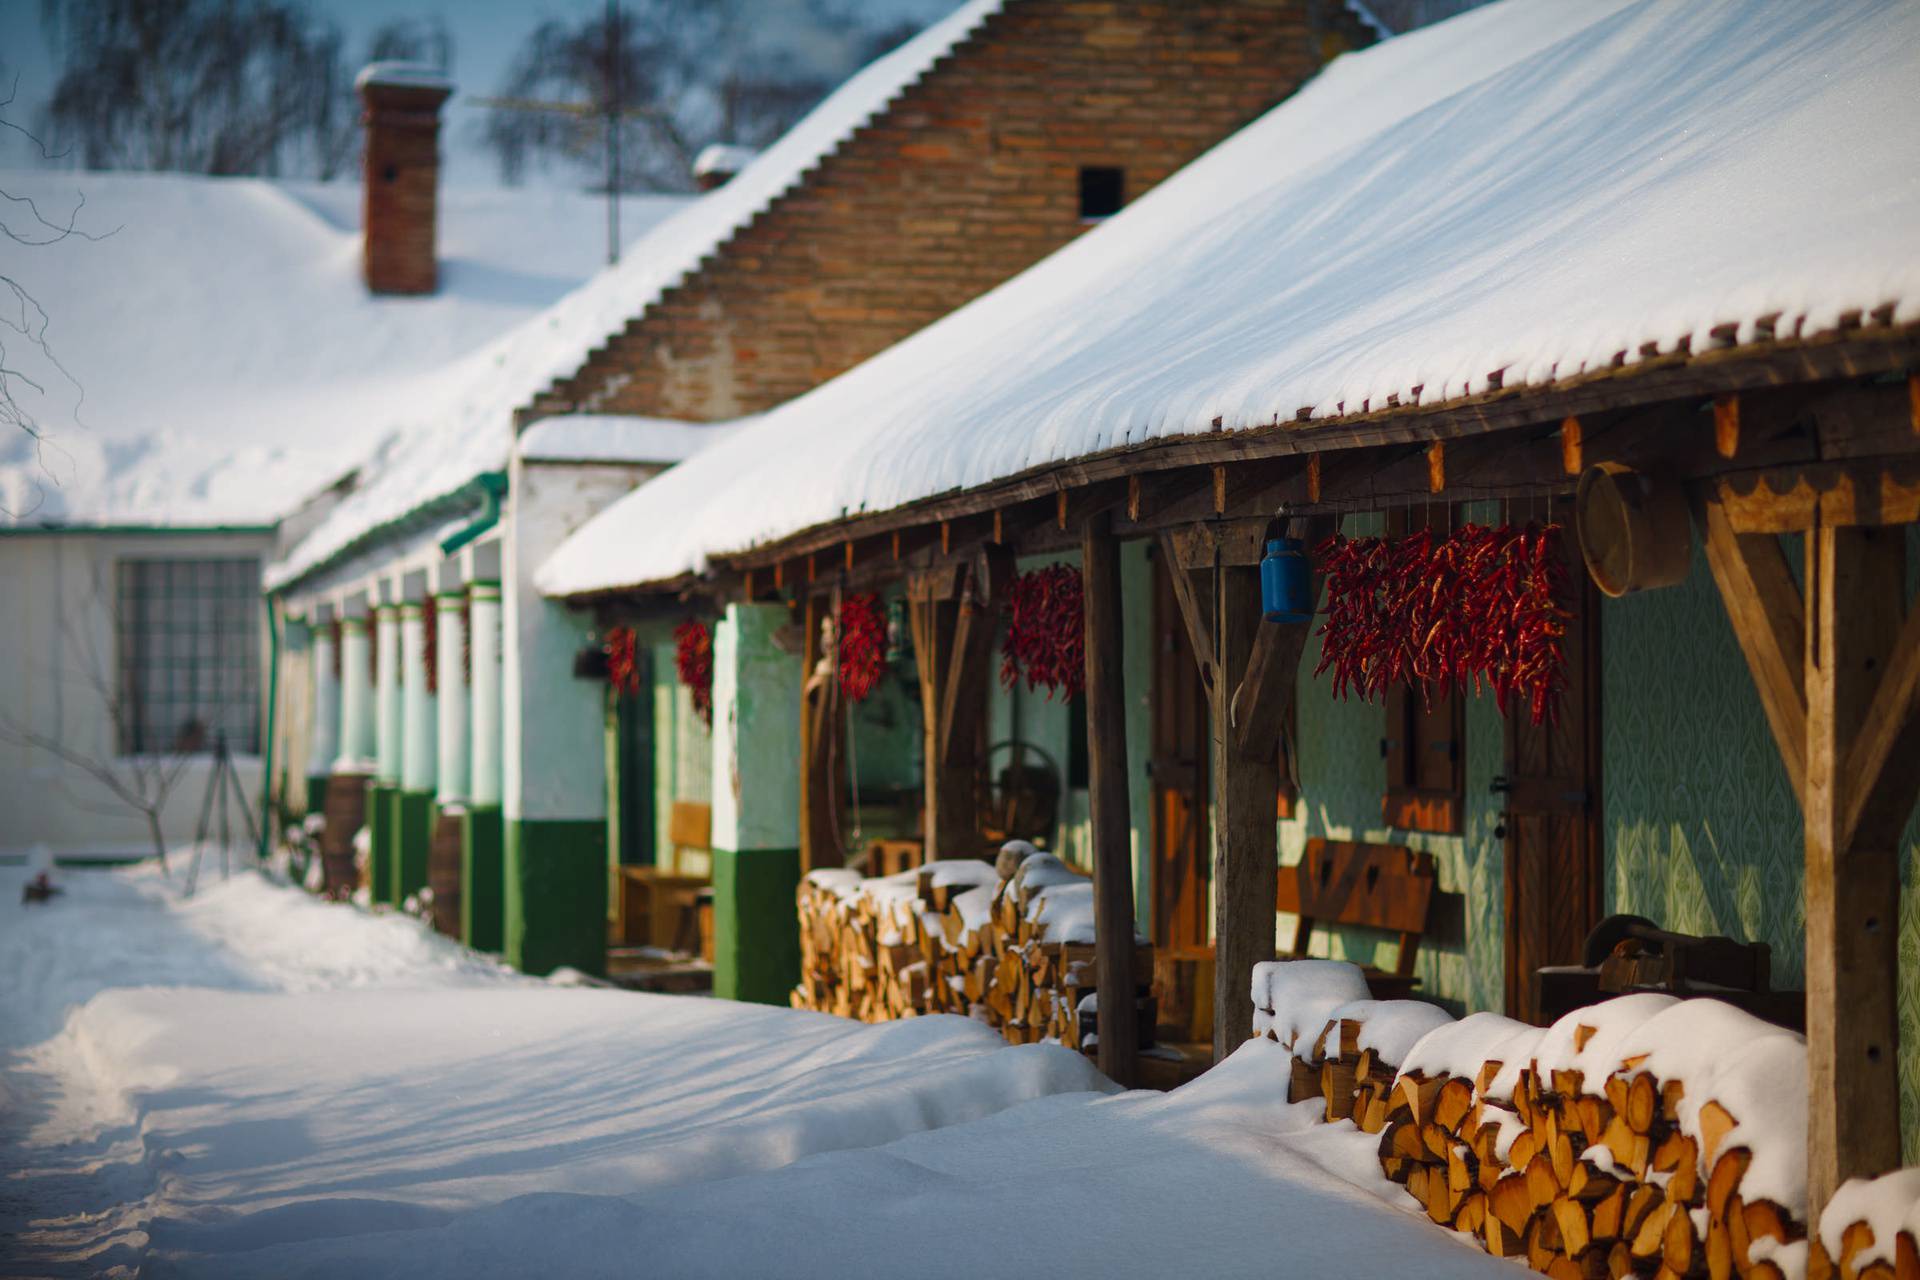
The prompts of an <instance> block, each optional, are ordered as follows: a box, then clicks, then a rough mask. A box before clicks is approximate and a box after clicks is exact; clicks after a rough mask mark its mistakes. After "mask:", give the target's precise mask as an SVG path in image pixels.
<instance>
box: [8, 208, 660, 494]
mask: <svg viewBox="0 0 1920 1280" xmlns="http://www.w3.org/2000/svg"><path fill="white" fill-rule="evenodd" d="M0 190H4V191H6V192H7V193H8V194H10V195H13V196H17V197H22V198H26V199H31V200H33V201H34V202H35V204H36V205H37V206H38V207H39V209H40V211H41V212H42V214H43V215H44V216H46V217H47V218H48V219H49V220H50V221H53V222H55V223H58V224H60V225H65V224H66V222H67V220H68V219H69V217H71V218H72V219H73V221H74V225H75V226H76V227H77V228H78V229H79V230H80V231H83V232H86V233H88V234H89V235H91V236H96V237H99V238H96V239H87V238H83V237H81V236H79V235H75V236H71V237H67V238H65V239H59V240H57V241H55V242H54V243H50V244H44V245H40V246H37V247H27V246H22V245H10V246H9V248H8V252H7V255H6V267H5V273H6V274H7V275H9V276H12V277H14V278H16V279H18V280H19V282H20V284H21V285H22V286H23V287H24V288H25V289H27V290H28V291H29V292H30V293H31V294H32V295H33V296H34V297H35V298H36V299H37V300H38V301H39V303H40V305H41V306H42V307H43V308H44V309H45V311H46V314H47V327H46V337H47V341H48V343H49V345H50V346H51V348H52V351H53V355H54V357H55V358H57V359H58V361H59V362H60V365H61V366H63V367H64V369H65V372H64V373H63V372H62V371H61V369H60V368H56V367H55V366H54V365H52V364H51V363H50V362H49V361H48V359H47V358H46V357H45V356H44V355H42V354H41V353H40V352H39V351H38V350H37V349H35V348H33V347H31V346H29V345H28V344H26V343H25V342H23V341H22V340H20V339H19V338H18V337H16V336H15V335H14V334H12V333H7V335H6V336H7V338H8V341H7V344H6V350H7V363H8V365H9V367H10V368H14V369H18V370H19V371H20V373H21V375H22V376H23V377H25V378H31V379H32V380H33V381H35V382H37V383H39V384H40V386H41V387H42V388H43V389H42V390H40V391H35V390H34V389H33V388H31V387H28V386H25V385H24V384H23V383H15V391H16V394H17V395H19V397H20V398H21V400H22V403H23V405H24V407H25V408H26V409H27V410H28V411H29V412H31V413H32V414H33V415H34V416H35V417H36V418H37V419H38V420H39V422H40V424H41V425H42V427H43V428H44V431H45V434H46V441H45V444H44V445H43V446H41V447H39V448H38V449H36V447H35V446H34V443H33V442H32V441H31V440H29V439H28V438H27V437H26V436H25V435H23V434H22V433H18V432H13V433H9V434H8V435H7V436H5V437H0V520H3V521H5V522H6V523H21V524H35V525H38V524H43V523H59V522H66V523H85V524H164V525H172V526H205V525H222V524H263V523H268V522H271V521H272V520H275V519H277V518H278V517H280V516H281V515H283V514H285V513H286V512H287V511H288V510H289V509H290V508H291V507H293V506H294V505H295V504H296V503H298V502H300V501H301V500H303V499H304V498H306V497H307V496H308V495H309V494H311V493H313V492H315V491H316V490H318V489H320V488H321V487H323V486H324V485H326V484H328V483H330V482H332V481H333V480H335V479H336V478H337V477H339V476H340V475H341V474H342V473H343V472H344V471H345V470H347V468H348V467H349V466H350V465H351V464H352V463H353V462H354V461H355V460H356V459H357V458H358V457H359V456H360V455H362V454H364V453H366V452H367V451H368V450H370V449H372V448H373V447H374V445H375V443H376V441H377V440H378V439H379V438H380V436H381V434H382V432H383V431H384V430H386V429H387V428H389V427H391V426H392V425H394V424H395V423H397V422H402V421H404V420H405V419H406V416H407V412H408V408H407V407H408V406H409V405H410V404H413V403H416V402H418V401H419V400H420V399H421V398H422V397H425V396H428V395H429V394H430V393H432V392H433V391H434V389H435V388H437V387H440V386H441V385H442V379H443V378H444V371H445V369H446V368H447V366H449V365H450V364H456V363H457V362H458V361H459V360H460V359H461V358H462V357H466V356H469V355H471V354H472V353H473V352H475V351H477V350H480V349H482V348H485V347H486V345H487V344H488V343H489V342H490V341H491V340H493V339H495V338H496V337H498V336H499V335H501V334H503V333H506V332H507V331H509V330H510V329H512V328H513V327H514V326H515V325H516V324H518V323H519V322H520V321H522V320H524V319H525V318H527V317H529V316H531V315H534V314H535V313H536V312H538V311H539V310H540V309H541V308H543V307H545V306H547V305H549V304H551V303H553V302H554V301H555V300H557V299H559V298H560V297H562V296H564V295H565V294H566V293H567V292H568V291H569V290H570V289H572V288H574V287H575V286H576V285H578V284H579V283H580V282H581V281H582V280H584V279H585V278H587V277H588V276H589V275H591V274H592V272H593V271H594V269H595V267H596V266H597V265H598V262H599V259H600V248H599V246H600V245H601V244H602V243H603V241H602V240H600V239H597V238H596V237H597V233H598V228H599V227H600V225H601V223H602V222H603V221H604V219H605V216H606V214H605V208H606V206H605V203H604V202H603V201H602V200H600V199H599V198H597V197H593V196H589V195H586V194H583V193H577V192H565V191H552V190H546V191H542V190H524V191H498V190H464V189H452V190H446V191H443V192H442V193H441V202H440V255H441V288H440V291H439V292H438V293H436V294H434V295H432V296H430V297H422V298H393V297H384V298H383V297H373V296H370V295H369V294H368V293H367V291H366V288H365V285H364V284H363V282H362V280H361V276H360V235H359V229H360V210H359V203H360V184H359V182H358V181H357V180H353V181H345V182H336V183H331V184H319V183H307V182H274V181H266V180H259V179H249V178H206V177H193V176H187V175H181V174H131V173H88V172H76V171H70V170H32V171H19V172H9V173H0ZM82 199H84V204H79V203H78V202H79V201H81V200H82ZM686 203H687V201H686V200H685V199H684V198H681V197H658V198H647V199H643V200H630V201H628V202H627V206H626V213H627V217H628V219H629V221H630V222H631V223H632V224H633V225H635V226H637V227H644V226H645V225H647V224H649V223H651V222H654V221H657V220H658V219H659V218H660V217H662V216H663V215H664V214H665V213H667V212H670V211H672V210H676V209H678V208H680V207H682V206H683V205H684V204H686ZM76 205H77V206H78V207H77V208H76ZM9 208H10V210H11V212H10V213H9V215H8V225H9V226H10V227H13V228H15V229H16V230H22V229H24V224H25V222H26V219H25V218H24V216H23V212H22V207H20V206H17V205H14V206H9ZM37 234H39V235H41V236H42V237H46V236H50V235H52V233H50V232H44V231H42V232H39V233H37Z"/></svg>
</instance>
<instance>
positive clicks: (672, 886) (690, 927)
mask: <svg viewBox="0 0 1920 1280" xmlns="http://www.w3.org/2000/svg"><path fill="white" fill-rule="evenodd" d="M712 840H713V810H712V808H710V807H709V806H707V805H704V804H692V803H689V802H687V801H683V800H676V801H674V802H673V808H672V809H671V810H669V811H668V814H667V841H668V844H669V845H670V846H671V847H670V849H669V851H668V854H667V861H666V864H665V865H664V866H652V867H635V866H623V867H621V868H620V934H621V941H622V942H623V943H624V944H625V945H627V946H630V947H661V948H665V949H667V950H671V951H679V952H686V953H695V952H699V951H702V950H703V949H704V948H703V947H702V946H701V937H700V915H699V897H700V894H701V891H702V890H705V889H707V888H709V886H710V885H711V884H712V879H711V877H709V876H706V875H695V874H690V873H689V872H687V870H686V856H687V855H688V854H689V853H696V852H697V853H711V852H712Z"/></svg>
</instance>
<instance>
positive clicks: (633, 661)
mask: <svg viewBox="0 0 1920 1280" xmlns="http://www.w3.org/2000/svg"><path fill="white" fill-rule="evenodd" d="M601 648H603V649H604V650H605V651H606V655H607V683H609V684H611V685H612V686H613V689H614V692H615V693H638V692H640V652H639V646H638V644H637V643H636V642H635V640H634V636H633V628H632V627H614V628H613V629H612V630H610V631H608V632H607V638H606V640H605V642H604V643H603V644H602V645H601Z"/></svg>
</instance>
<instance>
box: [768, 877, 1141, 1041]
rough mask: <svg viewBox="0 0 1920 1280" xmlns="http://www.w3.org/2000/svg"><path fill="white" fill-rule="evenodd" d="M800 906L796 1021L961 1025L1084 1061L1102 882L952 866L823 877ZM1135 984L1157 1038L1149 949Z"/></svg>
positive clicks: (1137, 954) (802, 893)
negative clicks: (967, 1019)
mask: <svg viewBox="0 0 1920 1280" xmlns="http://www.w3.org/2000/svg"><path fill="white" fill-rule="evenodd" d="M798 906H799V913H800V982H799V985H797V986H796V987H795V988H794V989H793V993H792V996H791V999H790V1003H791V1004H792V1005H793V1007H794V1008H796V1009H813V1010H817V1011H819V1012H822V1013H833V1014H838V1015H840V1016H842V1017H848V1018H857V1019H859V1020H861V1021H863V1022H884V1021H889V1020H892V1019H895V1018H910V1017H915V1016H917V1015H920V1014H928V1013H957V1014H961V1015H966V1016H971V1017H974V1018H977V1019H979V1020H981V1021H983V1022H986V1023H988V1024H989V1025H991V1026H993V1027H996V1028H998V1029H999V1030H1000V1032H1001V1033H1002V1034H1003V1035H1004V1036H1006V1038H1007V1039H1008V1040H1009V1041H1011V1042H1012V1043H1014V1044H1030V1043H1034V1042H1036V1041H1041V1040H1052V1041H1057V1042H1059V1043H1061V1044H1064V1045H1067V1046H1069V1047H1071V1048H1081V1047H1082V1046H1083V1041H1085V1040H1086V1039H1088V1038H1090V1036H1091V1033H1092V1030H1093V1013H1094V1006H1095V1002H1094V1001H1093V1000H1092V999H1090V998H1089V997H1091V996H1092V995H1093V993H1094V990H1095V987H1096V978H1095V965H1094V945H1093V940H1092V938H1093V935H1092V931H1091V921H1092V881H1091V880H1089V879H1088V878H1087V877H1085V876H1084V875H1081V874H1079V873H1078V872H1076V871H1074V870H1072V869H1071V868H1069V867H1067V866H1066V865H1065V864H1063V863H1061V862H1060V861H1059V860H1058V859H1056V858H1052V857H1049V856H1047V855H1045V854H1036V855H1032V856H1029V857H1026V858H1014V859H1008V858H1003V859H1002V860H1001V863H1000V864H999V866H998V867H996V865H995V864H992V863H987V862H977V861H971V860H955V861H943V862H940V863H936V864H933V865H931V866H926V867H921V868H919V869H918V870H915V871H909V872H904V873H902V874H900V875H897V876H888V877H884V878H880V879H873V880H862V879H860V877H859V876H858V875H857V874H855V873H853V872H848V871H821V872H814V873H813V874H812V875H810V876H808V877H807V878H806V880H804V881H802V882H801V885H800V889H799V894H798ZM1134 980H1135V982H1136V984H1137V990H1138V992H1139V1000H1140V1004H1141V1007H1142V1009H1143V1016H1142V1019H1141V1020H1142V1022H1143V1023H1144V1024H1145V1027H1146V1028H1147V1031H1148V1033H1149V1034H1150V1032H1151V1028H1152V1025H1153V1020H1152V1008H1151V997H1150V996H1149V995H1147V994H1146V993H1147V992H1149V991H1150V990H1151V987H1152V981H1153V949H1152V947H1151V946H1150V945H1148V944H1146V943H1144V942H1139V941H1136V944H1135V951H1134ZM1083 1005H1084V1006H1085V1008H1084V1009H1083V1008H1082V1006H1083ZM1083 1031H1084V1033H1085V1034H1084V1035H1083ZM1149 1043H1150V1041H1149Z"/></svg>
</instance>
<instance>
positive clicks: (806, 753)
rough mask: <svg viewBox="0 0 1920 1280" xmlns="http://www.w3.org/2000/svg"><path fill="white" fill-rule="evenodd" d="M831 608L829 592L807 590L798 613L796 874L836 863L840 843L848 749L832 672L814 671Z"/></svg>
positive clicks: (841, 854)
mask: <svg viewBox="0 0 1920 1280" xmlns="http://www.w3.org/2000/svg"><path fill="white" fill-rule="evenodd" d="M833 613H834V600H833V597H831V596H824V595H809V596H808V597H807V600H806V606H805V609H804V610H803V612H802V620H801V626H802V627H803V628H804V629H805V648H804V650H803V653H804V655H805V656H804V659H803V665H802V666H801V686H800V873H801V874H802V875H805V874H806V873H807V872H809V871H812V870H815V869H816V868H819V867H837V866H839V865H840V864H841V862H842V861H843V853H842V850H841V848H840V840H839V830H838V828H839V822H838V814H837V813H836V811H835V805H836V803H837V797H838V796H840V795H843V794H845V769H846V753H845V751H844V750H841V749H837V748H839V747H840V745H841V742H842V740H843V735H842V733H841V729H840V724H839V719H840V717H839V715H838V714H837V712H838V709H839V696H838V694H839V690H838V684H837V682H836V681H835V680H834V679H833V678H832V677H831V675H830V674H827V673H822V672H820V671H819V670H818V668H819V667H820V664H821V659H822V657H823V655H824V651H825V646H824V645H823V644H822V643H821V631H822V623H824V622H825V621H826V620H827V618H829V617H830V616H832V615H833Z"/></svg>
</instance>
